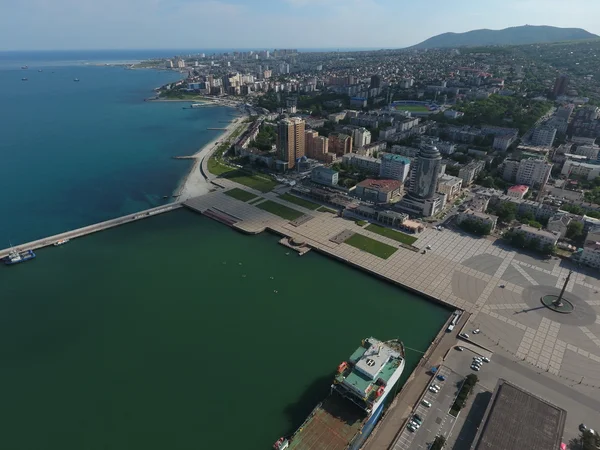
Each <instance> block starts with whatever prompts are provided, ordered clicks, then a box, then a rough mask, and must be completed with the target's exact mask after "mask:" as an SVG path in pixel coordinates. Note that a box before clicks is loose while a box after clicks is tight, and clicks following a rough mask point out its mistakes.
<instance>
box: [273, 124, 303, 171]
mask: <svg viewBox="0 0 600 450" xmlns="http://www.w3.org/2000/svg"><path fill="white" fill-rule="evenodd" d="M304 126H305V122H304V120H302V119H300V118H298V117H292V118H289V119H283V120H282V121H280V122H279V124H278V125H277V156H278V158H279V160H280V161H284V162H286V163H287V165H286V168H287V169H293V168H294V167H295V166H296V161H297V160H298V159H299V158H302V157H303V156H304V153H305V151H306V147H305V140H304V134H305V133H304V131H305V130H304Z"/></svg>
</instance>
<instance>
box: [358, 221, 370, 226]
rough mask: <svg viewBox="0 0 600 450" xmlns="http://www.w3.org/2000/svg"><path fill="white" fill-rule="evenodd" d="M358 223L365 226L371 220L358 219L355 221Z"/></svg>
mask: <svg viewBox="0 0 600 450" xmlns="http://www.w3.org/2000/svg"><path fill="white" fill-rule="evenodd" d="M355 223H356V225H358V226H359V227H364V226H365V225H366V224H368V223H369V222H367V221H366V220H357V221H355Z"/></svg>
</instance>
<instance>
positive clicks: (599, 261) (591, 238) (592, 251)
mask: <svg viewBox="0 0 600 450" xmlns="http://www.w3.org/2000/svg"><path fill="white" fill-rule="evenodd" d="M579 262H581V263H582V264H586V265H588V266H590V267H594V268H596V269H600V228H594V229H592V230H590V231H589V232H588V235H587V237H586V238H585V244H584V245H583V252H582V253H581V256H580V257H579Z"/></svg>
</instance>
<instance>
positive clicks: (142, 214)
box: [0, 202, 182, 258]
mask: <svg viewBox="0 0 600 450" xmlns="http://www.w3.org/2000/svg"><path fill="white" fill-rule="evenodd" d="M181 207H182V204H181V203H180V202H175V203H171V204H168V205H163V206H158V207H156V208H151V209H146V210H144V211H139V212H136V213H133V214H129V215H127V216H123V217H117V218H116V219H111V220H107V221H105V222H100V223H96V224H94V225H89V226H87V227H83V228H78V229H76V230H72V231H66V232H64V233H60V234H56V235H54V236H50V237H47V238H43V239H39V240H37V241H32V242H28V243H26V244H21V245H18V246H15V247H14V248H15V249H16V250H18V251H23V250H35V249H38V248H42V247H47V246H49V245H52V244H54V243H55V242H56V241H58V240H60V239H74V238H78V237H82V236H86V235H88V234H91V233H96V232H98V231H103V230H107V229H109V228H114V227H118V226H119V225H123V224H126V223H130V222H135V221H137V220H142V219H146V218H148V217H152V216H154V215H156V214H162V213H166V212H169V211H173V210H175V209H179V208H181ZM10 250H11V249H10V248H5V249H4V250H0V258H3V257H5V256H6V255H8V253H9V252H10Z"/></svg>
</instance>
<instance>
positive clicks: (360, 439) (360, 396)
mask: <svg viewBox="0 0 600 450" xmlns="http://www.w3.org/2000/svg"><path fill="white" fill-rule="evenodd" d="M404 354H405V351H404V345H403V344H402V342H400V341H398V340H391V341H385V342H383V341H379V340H378V339H375V338H373V337H370V338H368V339H364V340H363V341H362V342H361V345H360V347H358V348H357V349H356V350H355V351H354V353H352V355H351V356H350V358H349V359H348V360H347V361H343V362H342V363H341V364H340V365H339V366H338V370H337V373H336V375H335V377H334V380H333V384H332V385H331V390H330V392H329V395H328V396H327V397H326V398H325V400H323V401H322V402H321V403H319V404H318V405H317V406H316V407H315V409H313V411H312V412H311V413H310V415H309V416H308V417H307V418H306V419H305V421H304V423H303V424H302V425H301V426H300V427H299V428H298V430H296V432H295V433H294V434H293V435H291V436H289V437H281V438H279V439H278V440H277V441H276V442H275V443H274V444H273V448H274V450H285V449H288V450H316V449H321V448H323V447H322V444H323V442H327V450H358V449H359V448H360V447H361V446H362V445H363V444H364V443H365V441H366V439H367V438H368V437H369V435H370V434H371V432H372V431H373V428H374V427H375V425H376V424H377V422H378V421H379V418H380V417H381V414H382V413H383V410H384V409H385V405H387V401H388V400H391V399H393V397H394V395H395V393H396V392H397V389H396V385H397V384H398V381H399V380H400V376H401V375H402V372H403V371H404V366H405V360H404Z"/></svg>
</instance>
